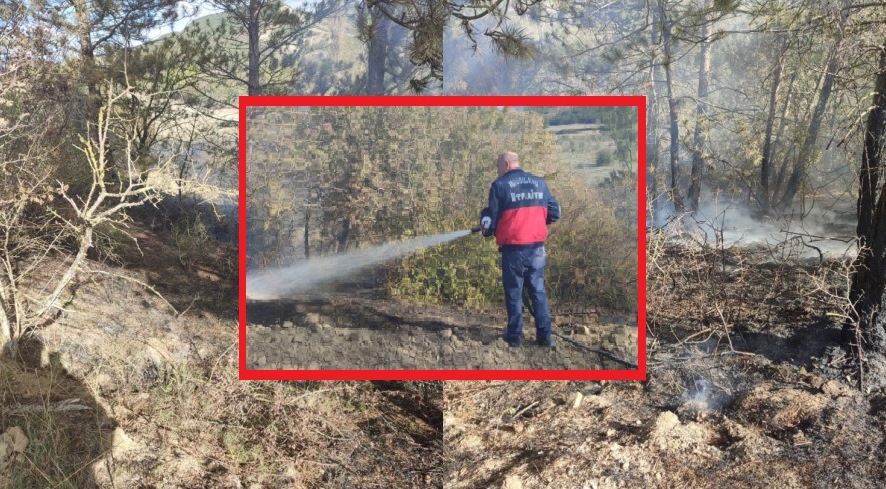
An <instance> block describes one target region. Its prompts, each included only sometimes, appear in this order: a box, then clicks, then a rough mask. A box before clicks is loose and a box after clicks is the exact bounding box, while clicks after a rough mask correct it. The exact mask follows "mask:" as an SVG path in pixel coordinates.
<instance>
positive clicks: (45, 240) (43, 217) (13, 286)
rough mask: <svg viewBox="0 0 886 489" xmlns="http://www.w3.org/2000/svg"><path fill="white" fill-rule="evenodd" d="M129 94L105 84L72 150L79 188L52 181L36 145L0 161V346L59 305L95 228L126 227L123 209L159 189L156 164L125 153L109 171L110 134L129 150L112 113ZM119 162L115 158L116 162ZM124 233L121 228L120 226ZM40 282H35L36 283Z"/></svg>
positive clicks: (150, 198)
mask: <svg viewBox="0 0 886 489" xmlns="http://www.w3.org/2000/svg"><path fill="white" fill-rule="evenodd" d="M130 95H131V94H130V93H129V91H128V90H121V91H115V90H114V89H113V88H109V89H108V96H107V98H106V100H105V103H104V104H103V106H102V108H101V111H100V112H99V114H98V119H97V121H96V122H95V123H94V124H89V126H88V133H87V135H86V136H81V138H80V145H79V146H78V147H77V149H78V150H79V151H80V152H81V153H82V155H83V160H82V161H83V163H84V164H85V166H86V167H87V170H88V172H89V174H90V175H91V180H92V183H91V185H89V186H88V188H87V189H86V191H85V192H82V193H80V192H78V193H73V192H71V190H70V187H69V186H68V185H67V184H66V183H64V182H61V181H58V180H57V179H56V180H54V181H53V171H52V170H53V165H52V164H51V163H49V162H46V161H45V159H44V158H43V155H41V154H40V147H39V145H36V144H35V145H32V146H31V150H32V151H31V152H30V153H28V154H24V155H22V156H20V157H19V158H8V157H6V156H4V159H3V160H2V161H0V190H2V192H0V195H2V196H3V198H2V199H0V240H2V246H0V343H2V344H3V345H10V347H11V348H13V349H14V348H15V344H16V342H17V341H18V339H20V338H21V337H22V335H23V334H24V333H26V332H27V331H29V330H31V329H33V328H35V327H38V326H39V325H40V322H41V321H43V320H46V319H47V318H49V315H51V314H53V313H55V312H58V311H60V310H61V309H62V307H63V306H62V305H61V299H62V296H63V295H64V293H65V292H66V290H67V289H68V287H69V286H70V284H71V282H72V281H73V280H74V278H75V277H76V276H77V274H78V273H79V272H81V271H82V270H83V269H84V265H85V262H86V258H87V253H88V252H89V250H90V249H91V248H92V247H93V245H94V239H95V238H94V236H95V232H96V228H98V227H100V226H110V227H113V228H117V229H120V228H122V227H125V226H126V221H127V214H126V211H127V209H130V208H133V207H140V206H144V205H148V204H153V203H156V202H157V201H159V200H160V198H161V193H160V189H159V188H158V187H156V186H155V185H154V184H153V183H152V181H151V177H152V176H153V174H155V173H157V172H163V171H164V170H165V168H164V166H163V165H161V166H159V167H153V168H151V169H148V170H140V169H139V168H138V167H137V166H136V163H135V161H134V160H133V159H132V158H127V159H126V161H125V165H123V166H124V167H125V168H124V169H122V171H121V169H120V168H119V167H118V168H117V169H116V171H111V168H110V167H109V165H110V163H109V158H108V154H109V151H110V150H109V146H110V141H111V140H112V139H113V138H116V137H119V138H122V139H123V140H125V141H126V144H125V145H126V149H127V151H125V152H123V154H124V155H132V154H134V151H133V149H132V145H133V144H134V142H135V139H136V134H134V133H133V132H132V125H130V124H126V123H124V121H122V120H121V119H120V117H119V116H118V115H117V104H118V103H119V102H120V101H121V100H125V99H126V98H127V97H129V96H130ZM118 166H120V162H118ZM122 231H123V232H125V230H122ZM41 282H42V283H43V284H45V285H44V286H43V287H39V286H37V284H38V283H41Z"/></svg>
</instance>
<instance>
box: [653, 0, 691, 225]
mask: <svg viewBox="0 0 886 489" xmlns="http://www.w3.org/2000/svg"><path fill="white" fill-rule="evenodd" d="M658 7H659V15H660V16H661V18H660V21H661V40H662V45H663V47H664V56H665V60H664V72H665V85H666V86H667V91H668V125H669V127H670V136H671V142H670V155H671V184H670V188H669V189H668V191H669V192H670V194H671V200H673V201H674V205H675V206H676V208H677V211H678V212H680V211H682V210H683V209H684V208H685V206H684V205H683V198H682V197H681V195H680V188H679V185H680V175H679V167H680V128H679V120H678V118H677V98H676V96H675V95H674V68H673V66H672V63H673V61H674V58H673V53H672V47H673V46H672V39H671V24H670V21H668V19H667V15H666V12H665V8H664V3H663V2H662V1H659V3H658Z"/></svg>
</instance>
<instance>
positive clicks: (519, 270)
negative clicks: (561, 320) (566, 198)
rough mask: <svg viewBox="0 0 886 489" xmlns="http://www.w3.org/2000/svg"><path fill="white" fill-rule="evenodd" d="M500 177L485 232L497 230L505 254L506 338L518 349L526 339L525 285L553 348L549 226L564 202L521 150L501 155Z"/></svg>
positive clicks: (483, 221)
mask: <svg viewBox="0 0 886 489" xmlns="http://www.w3.org/2000/svg"><path fill="white" fill-rule="evenodd" d="M497 165H498V179H496V180H495V181H494V182H492V186H491V188H490V189H489V207H488V208H486V209H483V212H482V214H481V217H480V227H481V228H482V231H483V236H487V237H489V236H492V235H495V240H496V242H497V243H498V246H499V248H498V251H499V252H500V253H501V270H502V284H503V285H504V289H505V305H506V306H507V310H508V327H507V329H506V330H505V333H504V340H505V341H506V342H507V343H508V346H510V347H512V348H517V347H519V346H520V343H521V341H522V338H523V287H524V285H525V286H526V289H527V291H528V292H529V299H530V301H531V303H532V312H533V314H534V316H535V341H536V344H538V345H540V346H546V347H549V348H554V347H555V345H554V340H553V338H552V337H551V313H550V310H549V309H548V298H547V294H546V293H545V286H544V269H545V261H546V256H547V252H546V250H545V239H546V238H547V236H548V228H547V225H548V224H551V223H554V222H556V221H557V220H558V219H560V204H559V203H558V202H557V199H555V198H554V196H553V195H551V191H550V190H549V189H548V184H547V183H546V182H545V180H544V179H543V178H541V177H537V176H535V175H533V174H531V173H528V172H525V171H523V169H522V168H520V159H519V157H518V155H517V153H514V152H513V151H507V152H505V153H502V154H501V155H499V157H498V162H497Z"/></svg>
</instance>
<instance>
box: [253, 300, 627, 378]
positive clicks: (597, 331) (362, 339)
mask: <svg viewBox="0 0 886 489" xmlns="http://www.w3.org/2000/svg"><path fill="white" fill-rule="evenodd" d="M247 316H248V319H249V321H248V322H249V325H248V326H247V342H246V344H247V366H248V367H249V368H258V369H280V368H284V369H293V368H294V369H305V368H307V369H318V368H322V369H388V370H390V369H423V370H424V369H450V370H453V369H455V370H464V369H484V370H496V369H530V370H531V369H584V370H599V369H619V368H622V369H623V368H626V367H625V366H624V365H623V364H620V363H618V362H616V361H614V360H612V359H611V358H608V357H606V356H603V355H600V354H595V353H590V352H588V351H587V350H585V349H582V348H581V347H580V346H577V345H576V344H574V343H569V342H566V341H562V340H561V341H559V344H558V348H557V349H556V350H553V351H552V350H550V349H547V348H541V347H538V346H536V345H535V344H534V340H535V333H534V326H533V323H532V318H531V317H524V324H525V326H524V344H523V346H522V347H521V348H518V349H513V348H508V346H507V344H506V343H505V342H504V341H503V340H502V339H501V334H502V330H503V328H504V324H505V323H506V322H507V320H506V316H505V315H504V314H503V311H497V310H496V311H493V310H488V311H468V310H464V309H459V308H455V307H452V306H434V305H416V304H408V303H399V302H396V301H392V300H389V299H382V298H378V297H375V298H371V297H367V298H356V297H353V296H339V295H333V296H327V297H314V298H307V297H303V298H300V299H295V300H291V301H277V302H265V303H250V304H249V305H247ZM526 316H528V314H527V315H526ZM554 329H555V332H559V333H561V334H565V333H568V334H569V335H570V339H572V340H573V341H575V342H577V343H579V344H582V345H590V346H592V347H594V348H596V349H602V350H603V351H608V352H612V353H614V354H615V356H616V357H617V358H621V359H625V360H628V361H630V362H632V363H636V358H637V326H636V320H635V319H633V318H630V317H628V316H626V315H625V314H602V315H598V314H597V313H596V310H593V309H592V310H587V311H580V312H579V313H576V314H575V315H573V316H567V315H559V316H557V317H555V325H554ZM558 340H560V339H559V338H558Z"/></svg>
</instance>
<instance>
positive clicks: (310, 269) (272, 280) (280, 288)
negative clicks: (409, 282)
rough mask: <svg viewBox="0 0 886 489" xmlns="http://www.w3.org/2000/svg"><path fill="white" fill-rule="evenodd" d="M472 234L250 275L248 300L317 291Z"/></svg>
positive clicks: (397, 244) (380, 248)
mask: <svg viewBox="0 0 886 489" xmlns="http://www.w3.org/2000/svg"><path fill="white" fill-rule="evenodd" d="M469 234H471V231H470V230H468V229H466V230H462V231H454V232H451V233H444V234H436V235H433V236H424V237H421V238H415V239H411V240H407V241H398V242H394V243H388V244H384V245H379V246H374V247H371V248H366V249H362V250H355V251H352V252H349V253H343V254H340V255H335V256H328V257H323V258H319V259H315V260H308V261H306V262H303V263H299V264H296V265H291V266H288V267H282V268H275V269H270V270H262V271H253V272H247V274H246V298H247V299H251V300H274V299H281V298H285V297H287V296H290V295H292V294H298V293H304V292H308V291H311V290H314V289H315V288H317V287H318V286H320V285H323V284H328V283H330V282H333V281H336V280H340V279H343V278H346V277H348V276H351V275H354V274H356V273H359V272H361V271H363V270H365V269H367V268H369V267H371V266H373V265H377V264H380V263H384V262H386V261H389V260H393V259H395V258H399V257H401V256H404V255H407V254H409V253H412V252H414V251H416V250H419V249H421V248H427V247H429V246H436V245H439V244H443V243H446V242H449V241H452V240H455V239H458V238H461V237H464V236H467V235H469Z"/></svg>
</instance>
